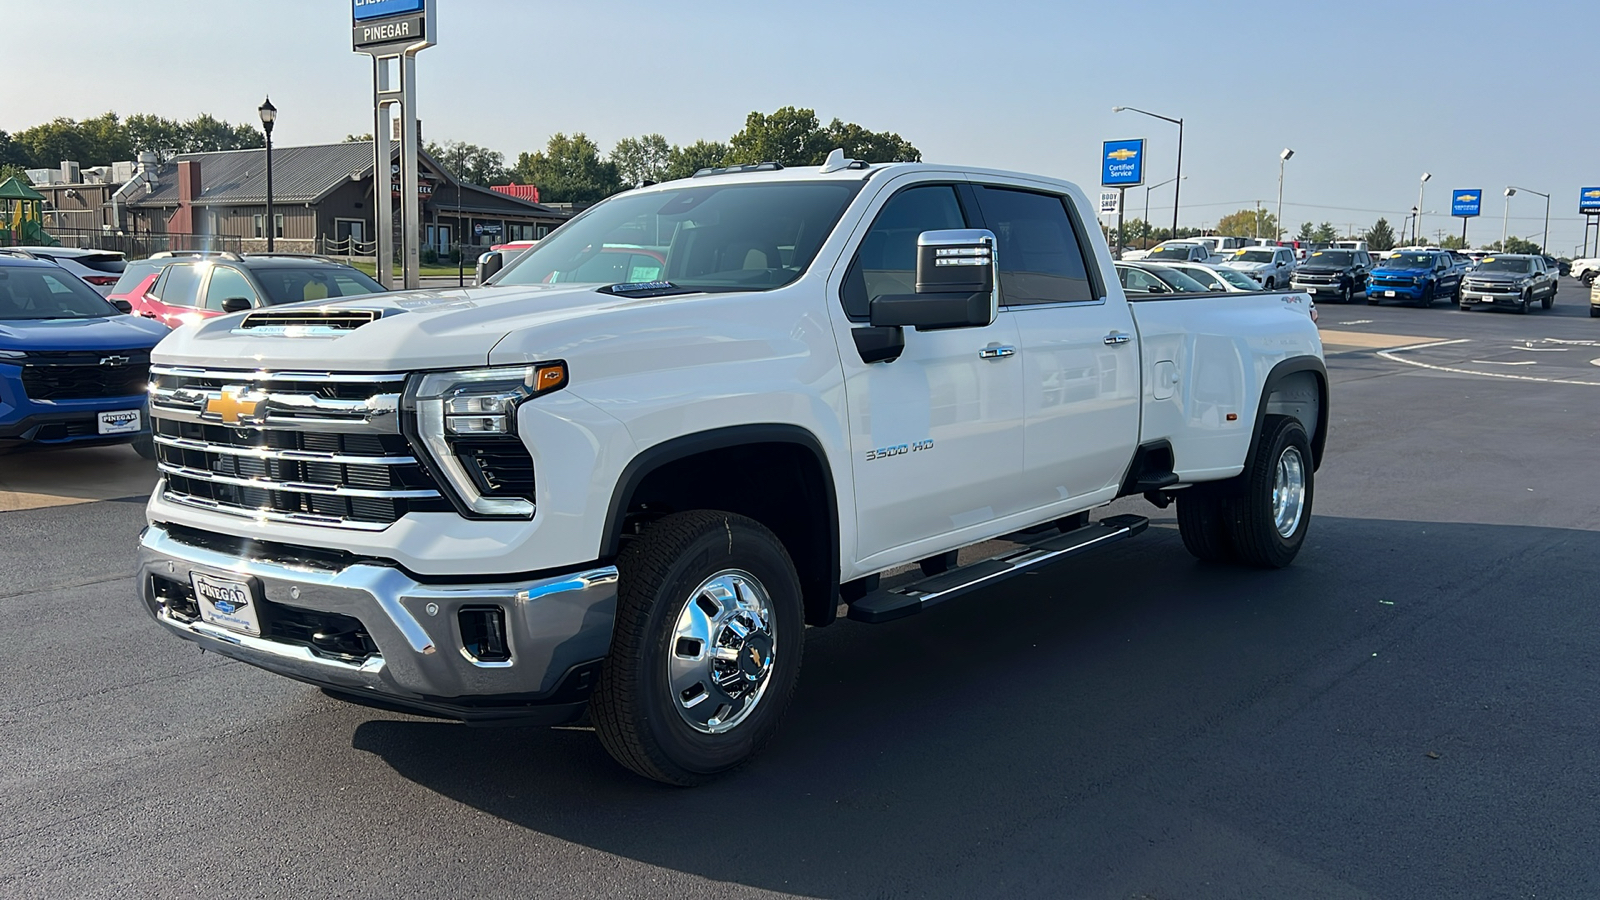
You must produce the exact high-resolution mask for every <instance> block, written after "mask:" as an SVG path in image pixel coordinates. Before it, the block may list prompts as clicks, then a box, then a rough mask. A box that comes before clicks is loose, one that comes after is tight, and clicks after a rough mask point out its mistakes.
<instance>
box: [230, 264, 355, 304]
mask: <svg viewBox="0 0 1600 900" xmlns="http://www.w3.org/2000/svg"><path fill="white" fill-rule="evenodd" d="M251 274H253V275H255V277H256V281H259V282H261V286H262V288H263V289H264V290H266V292H267V302H268V303H269V304H277V303H299V302H300V301H302V300H327V299H329V298H332V297H352V296H357V295H361V294H379V293H382V292H383V285H381V284H378V283H377V282H376V281H373V280H372V279H371V278H368V277H367V276H366V275H365V274H363V273H361V272H358V271H356V270H355V269H350V268H346V267H344V266H316V267H307V268H299V267H295V268H289V267H286V266H262V267H260V268H253V269H251Z"/></svg>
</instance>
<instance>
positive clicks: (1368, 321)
mask: <svg viewBox="0 0 1600 900" xmlns="http://www.w3.org/2000/svg"><path fill="white" fill-rule="evenodd" d="M1376 321H1377V319H1352V320H1351V321H1349V322H1335V323H1334V324H1335V325H1371V324H1372V323H1373V322H1376Z"/></svg>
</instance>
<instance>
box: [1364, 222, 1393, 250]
mask: <svg viewBox="0 0 1600 900" xmlns="http://www.w3.org/2000/svg"><path fill="white" fill-rule="evenodd" d="M1365 237H1366V241H1367V249H1368V250H1393V249H1394V227H1393V226H1391V225H1390V224H1389V220H1388V219H1384V218H1379V219H1378V221H1376V222H1374V223H1372V227H1371V228H1369V229H1367V233H1366V235H1365Z"/></svg>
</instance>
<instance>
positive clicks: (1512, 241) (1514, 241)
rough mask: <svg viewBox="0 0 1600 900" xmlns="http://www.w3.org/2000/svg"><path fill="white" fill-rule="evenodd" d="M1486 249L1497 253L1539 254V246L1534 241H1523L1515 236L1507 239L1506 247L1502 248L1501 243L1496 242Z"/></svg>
mask: <svg viewBox="0 0 1600 900" xmlns="http://www.w3.org/2000/svg"><path fill="white" fill-rule="evenodd" d="M1484 249H1487V250H1493V251H1495V252H1496V253H1538V252H1539V245H1538V244H1537V243H1535V242H1534V241H1527V240H1523V239H1522V238H1519V237H1517V236H1516V235H1514V234H1513V235H1511V236H1510V237H1508V238H1506V243H1505V246H1504V247H1501V246H1500V242H1499V241H1495V242H1494V243H1492V244H1490V245H1489V246H1488V247H1486V248H1484Z"/></svg>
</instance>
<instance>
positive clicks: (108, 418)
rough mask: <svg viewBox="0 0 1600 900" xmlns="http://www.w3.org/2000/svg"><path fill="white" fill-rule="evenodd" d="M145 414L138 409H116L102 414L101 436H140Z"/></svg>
mask: <svg viewBox="0 0 1600 900" xmlns="http://www.w3.org/2000/svg"><path fill="white" fill-rule="evenodd" d="M143 424H144V414H143V413H141V412H140V411H139V410H137V409H116V410H111V411H110V412H103V413H101V414H100V433H101V434H138V433H139V428H140V426H142V425H143Z"/></svg>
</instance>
